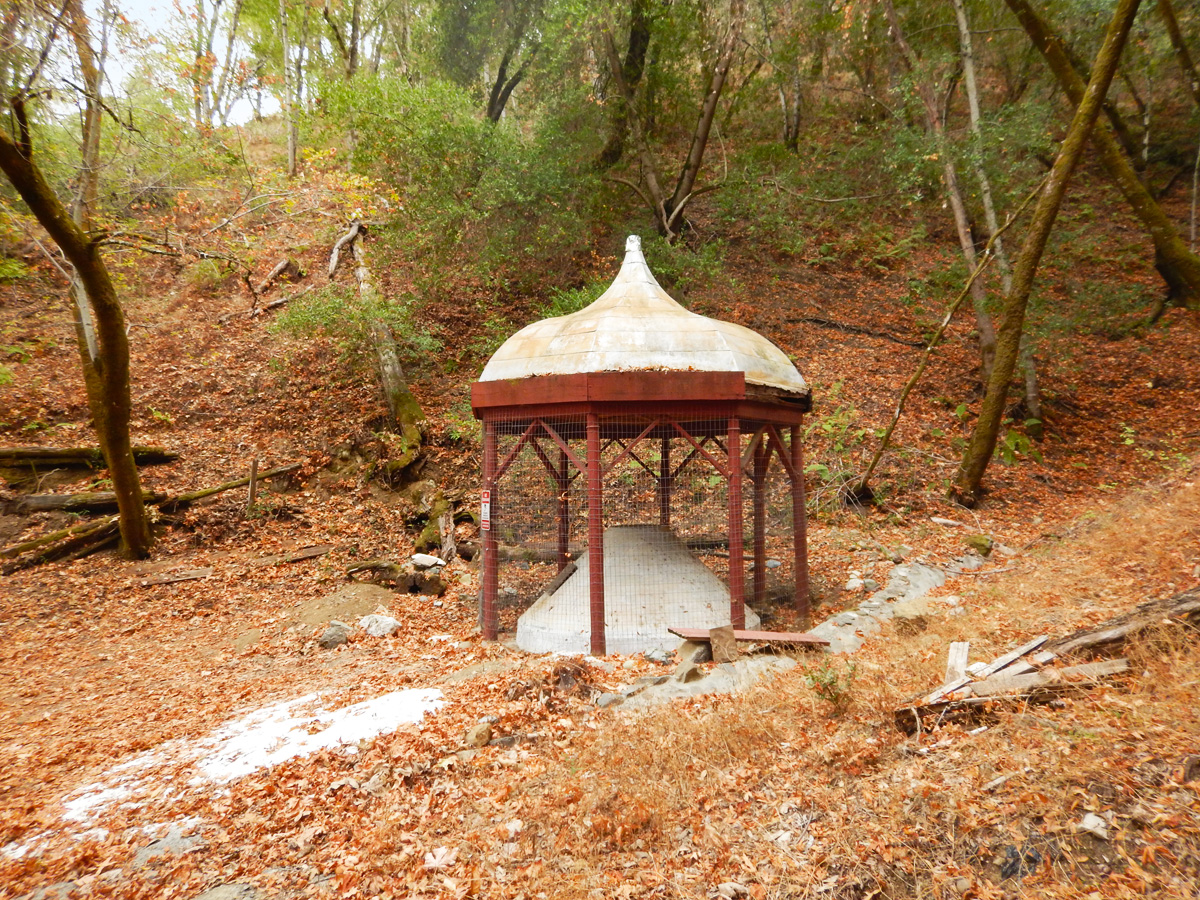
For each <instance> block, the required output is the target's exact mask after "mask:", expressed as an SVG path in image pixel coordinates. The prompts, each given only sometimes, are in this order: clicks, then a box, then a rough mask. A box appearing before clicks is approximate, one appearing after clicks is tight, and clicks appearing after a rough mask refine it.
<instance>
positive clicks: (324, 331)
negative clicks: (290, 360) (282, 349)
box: [271, 284, 442, 366]
mask: <svg viewBox="0 0 1200 900" xmlns="http://www.w3.org/2000/svg"><path fill="white" fill-rule="evenodd" d="M378 321H382V322H384V323H385V324H386V325H387V326H388V327H389V328H391V330H392V333H393V334H394V335H395V336H396V343H397V349H398V350H399V352H400V358H401V360H402V361H403V362H404V363H405V364H406V365H418V366H419V365H427V364H428V363H429V361H430V360H431V359H432V358H433V357H434V356H435V355H436V354H437V353H439V352H440V351H441V349H442V343H441V341H439V340H438V339H437V338H435V337H434V336H433V335H431V334H430V333H429V331H428V330H426V329H425V328H423V327H421V326H418V325H415V324H414V323H413V321H412V298H410V297H405V298H402V299H401V300H399V301H389V300H384V299H381V300H377V301H375V302H371V303H368V302H364V301H363V300H362V299H361V298H360V297H359V296H358V295H357V293H356V292H355V291H354V290H352V289H350V288H346V287H343V286H341V285H337V284H331V285H328V286H326V287H324V288H321V289H320V290H317V291H314V292H312V293H311V294H308V295H306V296H304V297H301V298H299V299H297V300H294V301H292V302H291V303H290V304H288V306H287V307H286V308H285V309H284V311H283V313H282V314H281V315H280V316H279V317H278V318H277V319H276V320H275V322H274V324H273V325H272V326H271V330H272V331H274V332H276V333H279V334H286V335H289V336H291V337H296V338H325V339H327V340H330V341H332V342H333V344H334V345H335V346H336V347H337V348H338V349H339V351H340V353H341V356H342V359H343V360H345V361H346V362H347V363H349V364H351V365H355V366H366V365H367V364H368V362H367V361H368V360H369V359H373V357H372V356H371V354H372V346H373V345H372V342H371V328H372V326H373V325H374V323H375V322H378Z"/></svg>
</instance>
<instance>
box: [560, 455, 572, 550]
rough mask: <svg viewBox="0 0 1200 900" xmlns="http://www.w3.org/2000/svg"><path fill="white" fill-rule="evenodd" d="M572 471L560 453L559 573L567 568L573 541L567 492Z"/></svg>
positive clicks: (565, 456)
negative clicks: (568, 553) (570, 544)
mask: <svg viewBox="0 0 1200 900" xmlns="http://www.w3.org/2000/svg"><path fill="white" fill-rule="evenodd" d="M570 475H571V470H570V468H569V467H568V463H567V453H566V451H565V450H562V449H560V450H559V451H558V571H560V572H561V571H562V570H563V569H565V568H566V566H567V544H568V543H569V541H570V539H571V520H570V518H568V516H569V515H570V512H571V510H570V507H569V506H568V503H567V492H568V491H570V490H571V479H570Z"/></svg>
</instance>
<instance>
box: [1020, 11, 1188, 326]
mask: <svg viewBox="0 0 1200 900" xmlns="http://www.w3.org/2000/svg"><path fill="white" fill-rule="evenodd" d="M1005 2H1006V3H1007V4H1008V7H1009V9H1011V10H1012V11H1013V13H1014V14H1015V15H1016V17H1017V19H1018V20H1019V21H1020V23H1021V27H1022V28H1024V29H1025V33H1026V34H1028V35H1029V39H1030V40H1031V41H1032V42H1033V45H1034V46H1035V47H1037V49H1038V51H1039V52H1040V53H1041V54H1042V56H1043V57H1045V59H1046V63H1047V65H1049V67H1050V70H1051V71H1052V72H1053V73H1054V77H1055V78H1056V79H1057V80H1058V83H1059V87H1061V88H1062V90H1063V92H1064V93H1065V94H1066V95H1067V97H1068V98H1069V99H1070V101H1071V103H1073V104H1075V105H1076V106H1078V105H1079V104H1080V103H1081V102H1082V99H1083V96H1084V93H1085V86H1084V83H1083V79H1082V78H1081V77H1080V76H1079V73H1078V72H1077V71H1076V70H1075V67H1074V66H1073V65H1072V64H1071V60H1070V54H1069V52H1068V51H1067V47H1066V43H1065V42H1064V41H1063V39H1062V37H1060V36H1059V35H1058V34H1056V33H1055V32H1054V30H1053V29H1052V28H1051V27H1050V25H1049V24H1048V23H1047V22H1046V21H1045V20H1044V19H1043V18H1042V17H1041V16H1039V15H1038V13H1037V11H1036V10H1035V9H1034V8H1033V6H1032V4H1030V3H1029V0H1005ZM1092 80H1093V81H1095V69H1094V67H1093V78H1092ZM1091 137H1092V142H1093V143H1094V144H1095V146H1096V149H1097V150H1098V151H1099V153H1100V159H1101V160H1102V161H1103V163H1104V167H1105V169H1107V170H1108V174H1109V175H1110V176H1111V177H1112V179H1113V181H1114V182H1116V185H1117V188H1118V189H1119V190H1120V191H1121V194H1122V195H1123V196H1124V197H1125V200H1126V202H1128V203H1129V206H1130V207H1131V208H1132V209H1133V212H1134V215H1136V216H1137V217H1138V219H1140V220H1141V222H1142V224H1143V225H1144V226H1145V228H1146V231H1147V232H1148V233H1149V235H1150V239H1151V240H1152V241H1153V242H1154V252H1155V267H1156V268H1157V269H1158V271H1159V274H1160V275H1161V276H1162V278H1163V281H1165V282H1166V285H1167V295H1166V298H1165V301H1164V303H1173V304H1176V305H1180V306H1187V307H1188V308H1189V309H1200V257H1198V256H1196V254H1194V253H1192V252H1191V251H1190V250H1189V249H1188V247H1187V244H1185V243H1184V242H1183V238H1181V237H1180V236H1179V232H1178V231H1177V230H1176V228H1175V224H1174V223H1173V222H1172V221H1171V220H1170V218H1168V216H1167V214H1166V212H1164V211H1163V208H1162V206H1160V205H1159V203H1158V201H1157V200H1155V199H1154V195H1153V194H1151V193H1150V190H1149V189H1148V188H1147V187H1146V185H1145V184H1144V183H1143V182H1142V180H1141V178H1140V177H1138V173H1137V170H1136V168H1135V166H1134V164H1133V162H1132V160H1131V158H1130V156H1129V154H1128V153H1127V152H1126V151H1125V150H1124V149H1122V146H1121V144H1120V143H1119V142H1118V141H1117V139H1116V138H1115V137H1114V136H1113V131H1112V128H1111V127H1110V126H1109V124H1108V123H1104V122H1102V123H1099V124H1098V125H1097V126H1096V127H1095V128H1094V129H1093V131H1092V136H1091ZM1161 308H1162V307H1161V305H1160V308H1159V312H1161Z"/></svg>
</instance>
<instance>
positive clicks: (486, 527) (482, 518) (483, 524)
mask: <svg viewBox="0 0 1200 900" xmlns="http://www.w3.org/2000/svg"><path fill="white" fill-rule="evenodd" d="M479 501H480V502H479V530H480V531H491V530H492V492H491V491H482V492H481V493H480V495H479Z"/></svg>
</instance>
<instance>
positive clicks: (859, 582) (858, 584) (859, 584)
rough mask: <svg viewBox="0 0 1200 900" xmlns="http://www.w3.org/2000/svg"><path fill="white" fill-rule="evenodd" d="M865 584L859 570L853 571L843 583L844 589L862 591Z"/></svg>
mask: <svg viewBox="0 0 1200 900" xmlns="http://www.w3.org/2000/svg"><path fill="white" fill-rule="evenodd" d="M864 586H865V582H864V581H863V579H862V575H860V574H859V573H858V572H851V573H850V577H849V578H847V579H846V583H845V584H844V585H842V590H843V591H851V592H854V591H861V590H862V589H863V587H864Z"/></svg>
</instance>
